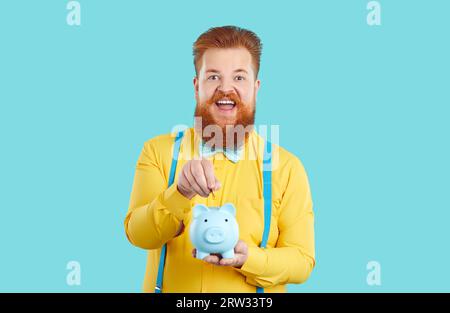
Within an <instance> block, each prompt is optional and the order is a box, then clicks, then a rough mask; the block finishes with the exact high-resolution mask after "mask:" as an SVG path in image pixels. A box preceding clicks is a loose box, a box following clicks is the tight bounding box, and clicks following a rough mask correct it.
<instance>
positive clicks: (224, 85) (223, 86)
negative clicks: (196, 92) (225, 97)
mask: <svg viewBox="0 0 450 313" xmlns="http://www.w3.org/2000/svg"><path fill="white" fill-rule="evenodd" d="M218 89H219V91H222V92H223V93H225V94H227V93H232V92H234V93H235V92H236V90H235V89H234V86H233V83H232V81H230V80H229V79H225V78H224V79H222V81H221V83H220V85H219V86H218Z"/></svg>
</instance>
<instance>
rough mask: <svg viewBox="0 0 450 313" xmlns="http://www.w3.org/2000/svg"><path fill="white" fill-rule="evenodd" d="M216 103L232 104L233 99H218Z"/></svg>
mask: <svg viewBox="0 0 450 313" xmlns="http://www.w3.org/2000/svg"><path fill="white" fill-rule="evenodd" d="M217 104H234V101H231V100H219V101H217Z"/></svg>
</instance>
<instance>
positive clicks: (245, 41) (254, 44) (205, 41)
mask: <svg viewBox="0 0 450 313" xmlns="http://www.w3.org/2000/svg"><path fill="white" fill-rule="evenodd" d="M241 47H243V48H246V49H247V50H248V52H250V54H251V56H252V60H253V65H254V67H255V77H258V72H259V64H260V59H261V50H262V43H261V40H260V39H259V37H258V36H257V35H256V34H255V33H254V32H252V31H250V30H247V29H243V28H240V27H237V26H222V27H213V28H210V29H208V30H207V31H206V32H204V33H203V34H201V35H200V36H199V37H198V38H197V40H196V41H195V42H194V46H193V55H194V66H195V74H196V75H198V64H199V61H200V59H201V58H202V56H203V54H204V53H205V51H206V50H208V49H210V48H241Z"/></svg>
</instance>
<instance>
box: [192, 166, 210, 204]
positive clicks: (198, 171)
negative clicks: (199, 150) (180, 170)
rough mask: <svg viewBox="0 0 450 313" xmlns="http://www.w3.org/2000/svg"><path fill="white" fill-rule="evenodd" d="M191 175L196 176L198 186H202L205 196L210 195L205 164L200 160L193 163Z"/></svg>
mask: <svg viewBox="0 0 450 313" xmlns="http://www.w3.org/2000/svg"><path fill="white" fill-rule="evenodd" d="M191 175H192V177H193V178H194V180H195V182H196V184H197V186H198V187H199V188H200V190H201V191H202V193H203V194H201V195H202V196H203V197H208V195H209V192H210V191H209V189H208V186H207V183H206V178H205V173H204V171H203V166H202V165H201V163H200V162H192V163H191Z"/></svg>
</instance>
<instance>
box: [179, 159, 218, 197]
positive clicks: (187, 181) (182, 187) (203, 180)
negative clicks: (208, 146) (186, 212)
mask: <svg viewBox="0 0 450 313" xmlns="http://www.w3.org/2000/svg"><path fill="white" fill-rule="evenodd" d="M219 188H220V182H219V181H218V180H217V178H216V176H215V175H214V167H213V165H212V163H211V161H209V160H191V161H189V162H187V163H186V164H185V165H184V166H183V169H182V170H181V173H180V174H179V177H178V185H177V189H178V191H179V192H180V193H181V194H182V195H183V196H185V197H186V198H188V199H192V198H193V197H194V196H195V195H200V196H201V197H204V198H207V197H208V196H209V194H210V193H211V190H212V191H216V190H218V189H219Z"/></svg>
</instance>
